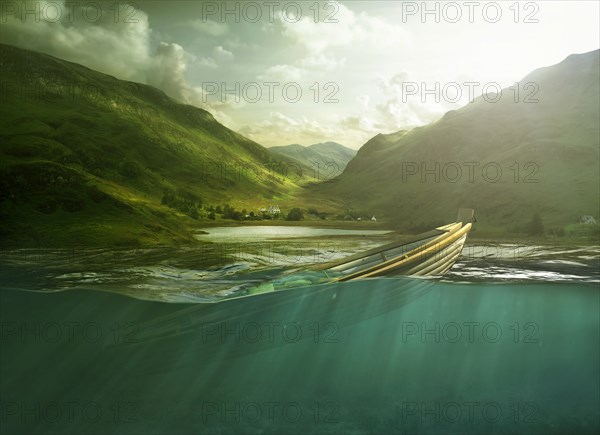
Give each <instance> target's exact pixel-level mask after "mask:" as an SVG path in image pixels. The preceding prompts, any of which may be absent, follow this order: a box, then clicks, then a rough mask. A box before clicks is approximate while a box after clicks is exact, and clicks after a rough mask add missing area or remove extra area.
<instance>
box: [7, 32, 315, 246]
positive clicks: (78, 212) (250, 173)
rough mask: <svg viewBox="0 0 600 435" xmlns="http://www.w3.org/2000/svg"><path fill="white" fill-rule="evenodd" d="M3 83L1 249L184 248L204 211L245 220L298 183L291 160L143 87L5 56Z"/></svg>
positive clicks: (38, 57) (16, 52) (44, 59)
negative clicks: (290, 171) (219, 210)
mask: <svg viewBox="0 0 600 435" xmlns="http://www.w3.org/2000/svg"><path fill="white" fill-rule="evenodd" d="M0 83H1V85H2V87H1V89H0V92H2V94H1V95H0V98H1V100H0V101H1V102H2V104H1V105H0V142H1V145H0V153H1V163H0V218H1V219H2V228H1V229H0V240H1V241H2V242H3V245H6V244H11V243H16V244H19V245H21V246H22V245H60V244H65V243H68V244H72V245H73V244H77V243H84V244H86V245H106V244H134V243H172V242H177V241H185V240H192V237H191V235H190V233H189V231H187V224H188V223H193V221H192V220H191V219H192V218H193V217H196V214H197V210H198V209H199V206H200V205H201V204H204V205H206V204H214V205H220V206H223V204H225V203H231V205H232V206H235V207H236V208H237V209H238V210H241V209H242V208H244V207H248V208H249V209H251V207H258V206H259V205H262V206H264V205H268V204H269V203H270V202H271V201H275V199H276V198H277V197H278V196H279V195H287V194H289V193H290V192H292V191H293V190H294V189H296V188H297V187H298V183H300V182H302V177H299V176H298V175H296V173H294V177H293V179H292V178H289V176H287V175H286V174H287V172H286V171H287V169H286V168H287V167H288V166H291V167H293V166H297V164H296V163H295V162H294V161H292V160H291V159H289V158H287V157H282V156H281V155H278V154H275V153H272V152H271V151H269V150H267V149H266V148H264V147H262V146H260V145H259V144H257V143H255V142H253V141H251V140H249V139H247V138H245V137H243V136H241V135H239V134H237V133H235V132H234V131H232V130H229V129H228V128H226V127H224V126H223V125H221V124H219V123H218V122H217V121H216V120H215V119H214V118H213V116H212V115H211V114H210V113H208V112H207V111H205V110H202V109H198V108H196V107H193V106H189V105H184V104H180V103H178V102H177V101H175V100H173V99H171V98H169V97H168V96H166V95H165V94H164V93H163V92H162V91H159V90H158V89H155V88H153V87H150V86H146V85H142V84H139V83H133V82H127V81H122V80H118V79H116V78H114V77H112V76H109V75H106V74H102V73H99V72H97V71H93V70H91V69H89V68H86V67H84V66H81V65H78V64H75V63H71V62H67V61H64V60H61V59H57V58H55V57H52V56H48V55H45V54H42V53H37V52H33V51H29V50H23V49H19V48H16V47H13V46H8V45H4V44H0ZM305 169H306V168H305ZM306 171H307V172H308V169H306ZM311 180H312V178H311Z"/></svg>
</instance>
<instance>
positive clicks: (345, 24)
mask: <svg viewBox="0 0 600 435" xmlns="http://www.w3.org/2000/svg"><path fill="white" fill-rule="evenodd" d="M8 3H11V2H8ZM13 3H14V4H15V5H16V7H17V8H20V7H31V8H34V9H35V6H32V5H33V4H34V3H38V4H41V6H38V7H41V10H40V14H41V17H40V18H41V19H38V20H35V19H32V17H31V16H25V17H23V16H20V15H19V13H18V12H19V11H16V12H14V11H11V10H10V9H6V8H5V6H3V9H2V24H3V31H2V36H1V40H2V42H4V43H9V44H15V45H19V46H22V47H25V48H31V49H34V50H38V51H43V52H46V53H49V54H52V55H55V56H58V57H62V58H65V59H67V60H71V61H75V62H79V63H82V64H84V65H86V66H88V67H90V68H94V69H98V70H100V71H102V72H106V73H109V74H112V75H115V76H116V77H118V78H122V79H127V80H135V81H140V82H144V83H148V84H150V85H153V86H156V87H158V88H160V89H162V90H164V91H165V92H166V93H167V94H169V95H170V96H172V97H174V98H178V99H180V100H182V101H185V102H187V103H190V104H193V105H196V106H198V107H203V108H205V109H207V110H209V111H210V112H211V113H213V114H214V115H215V117H216V118H217V119H218V120H219V121H221V122H222V123H224V124H225V125H226V126H228V127H230V128H232V129H234V130H236V131H239V132H240V133H242V134H244V135H246V136H248V137H250V138H251V139H254V140H256V141H257V142H259V143H261V144H262V145H265V146H273V145H286V144H289V143H300V144H304V145H310V144H312V143H317V142H324V141H329V140H332V141H336V142H339V143H342V144H344V145H348V146H350V147H353V148H358V147H360V146H361V145H362V144H363V143H364V142H365V141H367V140H368V139H369V138H371V137H373V136H374V135H376V134H378V133H390V132H394V131H397V130H400V129H403V128H407V127H413V126H417V125H424V124H427V123H429V122H432V121H434V120H436V119H438V118H439V117H440V116H441V115H442V114H443V113H445V112H446V111H448V110H450V109H456V108H458V107H460V106H463V105H465V104H466V103H467V102H468V96H469V87H468V86H465V85H464V84H465V83H473V82H474V83H477V84H478V85H477V86H476V87H475V88H474V89H475V94H474V95H475V96H480V95H481V93H482V88H483V86H484V85H486V84H487V83H498V84H499V85H500V86H502V87H507V86H510V85H512V84H513V83H514V82H516V81H519V80H521V79H522V78H523V77H524V76H525V75H527V74H528V73H529V72H531V71H533V70H534V69H536V68H538V67H543V66H549V65H552V64H555V63H558V62H560V61H562V60H563V59H564V58H565V57H567V56H568V55H569V54H572V53H582V52H587V51H591V50H595V49H598V48H599V45H600V42H599V40H600V36H599V31H598V29H599V28H600V23H599V18H598V17H599V15H600V10H599V2H597V1H580V2H571V1H569V2H567V1H537V2H527V1H522V2H513V1H506V2H505V1H502V2H495V3H494V2H485V1H481V2H474V4H475V5H474V6H473V2H471V3H469V2H426V3H423V2H405V1H368V2H366V1H347V2H344V1H342V2H319V3H317V4H316V5H315V2H314V1H310V2H297V3H296V5H300V10H298V9H297V8H296V6H294V5H292V3H293V2H286V1H281V2H278V3H279V6H276V7H275V8H274V9H273V10H271V9H270V6H269V4H268V2H263V1H258V2H250V4H251V5H250V6H248V4H249V3H248V2H245V3H244V2H235V1H228V2H187V1H169V2H167V1H164V2H163V1H139V2H137V3H136V5H137V7H138V8H139V9H137V10H133V9H130V7H128V6H127V5H126V4H125V3H123V4H121V8H120V9H119V10H118V13H117V14H116V15H115V13H116V11H115V10H114V2H106V3H104V2H101V3H100V4H101V5H102V12H103V14H102V16H101V18H100V19H98V20H97V21H94V22H92V20H90V19H84V18H82V17H85V14H82V11H81V10H77V9H69V8H68V7H67V6H66V5H64V4H63V3H61V2H45V1H42V2H13ZM49 3H58V4H63V7H64V10H62V11H61V12H62V15H61V16H60V19H56V18H54V17H55V15H53V16H52V17H49V16H46V17H45V16H44V10H45V13H46V15H49V14H50V8H49V7H46V9H44V5H46V4H49ZM21 4H24V5H29V6H20V5H21ZM81 4H82V5H83V6H79V7H78V8H81V7H83V8H84V9H85V5H86V3H85V2H83V3H81ZM470 5H471V6H470ZM111 7H112V9H111ZM424 9H425V12H426V13H425V15H423V12H424ZM84 12H85V11H84ZM224 12H229V13H226V14H224ZM427 12H428V13H427ZM259 14H260V19H258V18H259ZM89 15H90V13H89V11H88V16H89ZM317 15H318V17H317V18H318V22H315V17H316V16H317ZM117 16H118V19H117ZM45 18H46V19H45ZM48 18H51V19H48ZM127 18H129V19H127ZM515 21H516V22H515ZM411 83H412V85H411ZM436 83H437V85H436ZM449 83H456V84H458V85H459V86H458V89H459V90H460V91H461V93H462V94H461V98H458V94H457V93H456V89H457V88H456V86H454V88H453V89H450V88H446V90H447V91H448V92H449V93H448V94H447V95H446V94H444V93H443V92H442V90H443V89H444V86H446V85H447V84H449ZM415 86H416V87H417V89H415ZM436 86H439V90H437V88H436ZM423 88H426V89H429V90H433V91H431V92H429V93H428V94H425V95H423V94H422V92H421V91H422V90H423ZM490 90H492V91H493V90H494V89H493V88H490ZM223 91H225V95H224V94H223ZM298 91H300V92H301V96H300V95H299V94H298ZM450 91H452V92H451V93H450ZM297 96H298V99H297V101H296V97H297ZM444 97H446V98H444ZM455 97H456V98H455ZM236 100H237V101H236ZM436 100H439V101H436ZM455 100H456V102H454V101H455Z"/></svg>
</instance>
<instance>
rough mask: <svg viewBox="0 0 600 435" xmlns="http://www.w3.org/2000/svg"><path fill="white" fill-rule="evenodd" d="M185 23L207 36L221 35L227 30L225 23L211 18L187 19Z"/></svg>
mask: <svg viewBox="0 0 600 435" xmlns="http://www.w3.org/2000/svg"><path fill="white" fill-rule="evenodd" d="M187 25H188V26H189V27H191V28H192V29H194V30H195V31H197V32H199V33H202V34H204V35H208V36H223V35H225V34H226V33H227V32H228V31H229V28H228V27H227V24H225V23H217V22H216V21H212V20H201V19H196V20H191V21H188V22H187Z"/></svg>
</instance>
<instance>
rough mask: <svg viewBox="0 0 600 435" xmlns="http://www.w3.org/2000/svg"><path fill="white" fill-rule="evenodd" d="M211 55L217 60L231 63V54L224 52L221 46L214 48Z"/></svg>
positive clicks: (227, 51)
mask: <svg viewBox="0 0 600 435" xmlns="http://www.w3.org/2000/svg"><path fill="white" fill-rule="evenodd" d="M213 53H214V55H215V57H216V58H217V59H220V60H222V61H231V60H233V57H234V56H233V53H232V52H231V51H229V50H225V49H224V48H223V47H222V46H220V45H219V46H218V47H215V48H214V50H213Z"/></svg>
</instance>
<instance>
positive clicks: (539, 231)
mask: <svg viewBox="0 0 600 435" xmlns="http://www.w3.org/2000/svg"><path fill="white" fill-rule="evenodd" d="M527 232H528V234H529V235H531V236H543V235H544V223H543V222H542V217H541V216H540V214H539V213H538V212H535V213H534V214H533V216H532V217H531V221H530V222H529V226H528V231H527Z"/></svg>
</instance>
